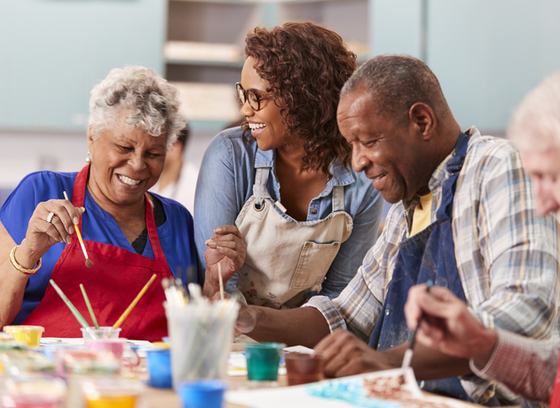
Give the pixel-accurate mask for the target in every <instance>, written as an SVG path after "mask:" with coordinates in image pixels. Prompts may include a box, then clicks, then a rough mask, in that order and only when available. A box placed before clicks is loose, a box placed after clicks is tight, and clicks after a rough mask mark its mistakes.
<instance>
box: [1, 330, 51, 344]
mask: <svg viewBox="0 0 560 408" xmlns="http://www.w3.org/2000/svg"><path fill="white" fill-rule="evenodd" d="M4 331H5V332H6V333H10V334H11V335H12V336H14V339H15V341H20V342H22V343H25V344H27V345H28V346H29V347H39V345H40V344H41V335H42V334H43V332H44V331H45V328H44V327H42V326H26V325H19V326H4Z"/></svg>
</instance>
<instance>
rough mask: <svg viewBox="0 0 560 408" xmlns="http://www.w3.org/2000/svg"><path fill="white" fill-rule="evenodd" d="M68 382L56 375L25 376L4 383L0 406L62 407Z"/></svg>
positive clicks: (18, 407) (10, 407)
mask: <svg viewBox="0 0 560 408" xmlns="http://www.w3.org/2000/svg"><path fill="white" fill-rule="evenodd" d="M65 394H66V384H65V383H64V381H63V380H61V379H60V378H56V377H37V376H24V377H15V378H9V379H7V380H6V383H5V384H3V390H2V393H1V396H0V406H3V407H5V408H62V407H63V406H64V397H65Z"/></svg>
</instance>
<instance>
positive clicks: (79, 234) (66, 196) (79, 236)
mask: <svg viewBox="0 0 560 408" xmlns="http://www.w3.org/2000/svg"><path fill="white" fill-rule="evenodd" d="M63 193H64V198H65V199H66V200H68V195H66V191H63ZM68 201H70V200H68ZM74 230H76V235H77V236H78V241H80V246H81V247H82V252H83V253H84V258H86V266H87V267H88V268H91V267H92V266H93V262H92V261H91V259H89V257H88V254H87V251H86V246H85V245H84V240H83V239H82V234H81V233H80V229H79V228H78V224H76V225H74Z"/></svg>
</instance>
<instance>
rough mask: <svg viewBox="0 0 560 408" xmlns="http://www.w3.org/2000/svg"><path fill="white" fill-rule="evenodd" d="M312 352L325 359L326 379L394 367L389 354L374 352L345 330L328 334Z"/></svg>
mask: <svg viewBox="0 0 560 408" xmlns="http://www.w3.org/2000/svg"><path fill="white" fill-rule="evenodd" d="M314 350H315V352H316V353H320V354H324V355H325V356H326V357H327V359H326V362H325V375H326V376H327V377H345V376H347V375H354V374H361V373H366V372H370V371H379V370H386V369H389V368H394V367H395V365H394V364H395V362H394V361H391V358H390V357H391V356H390V355H389V354H386V353H383V352H381V353H379V352H377V351H375V350H374V349H372V348H371V347H369V346H368V345H367V344H366V343H365V342H364V341H362V340H360V339H359V338H357V337H356V336H355V335H353V334H352V333H350V332H348V331H346V330H337V331H335V332H334V333H332V334H329V335H328V336H327V337H325V338H324V339H323V340H321V341H320V342H319V343H318V344H317V346H315V349H314ZM397 366H398V365H397Z"/></svg>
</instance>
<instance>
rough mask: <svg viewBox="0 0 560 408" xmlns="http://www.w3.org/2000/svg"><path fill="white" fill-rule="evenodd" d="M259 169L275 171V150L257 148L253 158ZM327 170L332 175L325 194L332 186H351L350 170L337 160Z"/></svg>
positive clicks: (352, 178)
mask: <svg viewBox="0 0 560 408" xmlns="http://www.w3.org/2000/svg"><path fill="white" fill-rule="evenodd" d="M259 167H270V168H272V169H273V170H275V168H276V150H274V149H271V150H267V151H263V150H261V149H259V148H257V154H256V156H255V168H259ZM329 169H330V172H331V174H332V178H331V179H330V180H329V182H328V184H327V188H326V193H327V194H329V193H330V190H331V189H332V186H346V185H350V184H352V183H353V182H354V181H355V178H354V175H353V174H352V172H351V171H350V169H347V168H346V167H345V166H344V164H343V163H342V162H341V161H339V160H335V161H333V162H332V163H331V165H330V168H329ZM274 174H276V171H274Z"/></svg>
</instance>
